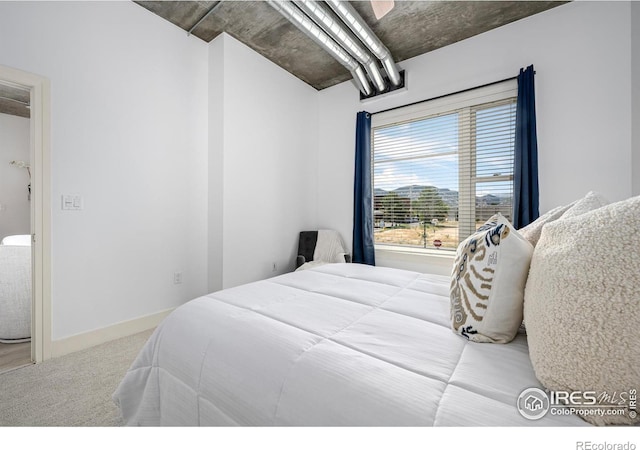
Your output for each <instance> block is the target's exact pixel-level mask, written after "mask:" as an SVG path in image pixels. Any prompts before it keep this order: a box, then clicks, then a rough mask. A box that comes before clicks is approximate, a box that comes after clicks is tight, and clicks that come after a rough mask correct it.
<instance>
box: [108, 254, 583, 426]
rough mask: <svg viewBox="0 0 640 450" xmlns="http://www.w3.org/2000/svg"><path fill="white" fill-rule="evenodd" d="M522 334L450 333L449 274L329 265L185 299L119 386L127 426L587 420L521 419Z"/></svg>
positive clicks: (527, 382) (571, 421)
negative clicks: (479, 339)
mask: <svg viewBox="0 0 640 450" xmlns="http://www.w3.org/2000/svg"><path fill="white" fill-rule="evenodd" d="M530 387H541V385H540V383H539V382H538V380H537V379H536V377H535V375H534V372H533V369H532V366H531V362H530V359H529V354H528V348H527V339H526V336H525V335H524V334H519V335H518V336H517V337H516V339H515V340H513V341H512V342H510V343H508V344H479V343H474V342H469V341H467V340H466V339H465V338H464V337H462V336H459V335H457V334H454V333H453V332H452V331H451V329H450V321H449V278H448V277H442V276H437V275H425V274H420V273H416V272H409V271H404V270H398V269H391V268H383V267H371V266H365V265H360V264H326V265H322V266H316V267H313V268H311V269H308V270H304V271H297V272H294V273H290V274H286V275H282V276H279V277H275V278H271V279H268V280H263V281H259V282H255V283H250V284H246V285H243V286H239V287H235V288H231V289H225V290H222V291H219V292H216V293H213V294H210V295H207V296H204V297H201V298H198V299H195V300H192V301H190V302H188V303H186V304H184V305H182V306H180V307H179V308H177V309H176V310H175V311H174V312H172V313H171V314H170V315H169V316H168V317H167V318H166V319H165V320H164V321H163V322H162V323H161V324H160V325H159V326H158V327H157V329H156V330H155V332H154V333H153V335H152V336H151V338H150V339H149V341H148V342H147V343H146V345H145V346H144V347H143V349H142V350H141V352H140V354H139V355H138V357H137V358H136V360H135V361H134V363H133V364H132V366H131V368H130V369H129V370H128V372H127V373H126V375H125V377H124V379H123V380H122V382H121V384H120V385H119V387H118V388H117V390H116V392H115V393H114V395H113V399H114V401H115V402H116V404H117V405H118V407H119V408H120V411H121V413H122V416H123V418H124V421H125V423H126V424H127V425H147V426H163V425H176V426H195V425H202V426H213V425H217V426H232V425H241V426H268V425H272V426H531V425H537V426H554V425H558V426H582V425H586V423H585V422H584V421H583V420H582V419H580V418H579V417H577V416H574V415H561V416H559V415H555V416H552V415H550V414H548V415H547V416H545V417H544V418H543V419H541V420H536V421H532V420H528V419H525V418H524V417H523V416H521V415H520V414H519V412H518V410H517V409H516V402H517V398H518V396H519V395H520V393H521V392H522V391H523V390H524V389H526V388H530Z"/></svg>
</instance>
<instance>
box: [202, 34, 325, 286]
mask: <svg viewBox="0 0 640 450" xmlns="http://www.w3.org/2000/svg"><path fill="white" fill-rule="evenodd" d="M210 58H212V61H215V63H214V62H212V64H213V65H212V66H211V67H212V69H213V70H212V71H211V72H210V80H209V83H210V84H209V86H210V89H215V86H224V92H223V98H224V101H223V104H222V108H220V106H219V105H217V104H213V105H212V108H213V110H212V109H210V113H212V114H213V115H212V116H211V117H210V120H211V122H212V126H213V127H212V128H211V135H210V139H211V141H210V152H211V158H214V159H215V160H216V161H218V162H220V161H221V162H222V170H220V169H219V167H215V165H213V164H212V165H211V166H214V167H211V166H210V174H209V177H210V185H209V189H210V191H209V194H210V200H209V205H210V206H213V205H219V204H220V203H221V204H222V229H223V232H222V251H221V253H222V264H221V268H222V286H223V287H225V288H226V287H231V286H236V285H239V284H242V283H246V282H250V281H255V280H258V279H263V278H267V277H270V276H274V275H278V274H280V273H284V272H288V271H291V270H293V269H294V268H295V264H294V263H295V254H296V251H297V244H298V234H299V232H300V231H302V230H304V229H309V228H310V227H313V226H314V225H315V222H316V220H315V219H316V216H315V214H316V205H315V196H316V191H315V189H316V187H317V183H316V169H315V164H314V163H315V158H316V150H317V119H318V116H317V110H318V106H317V91H316V90H315V89H313V88H311V87H310V86H308V85H307V84H305V83H303V82H302V81H300V80H299V79H297V78H295V77H293V76H292V75H290V74H289V73H288V72H286V71H284V70H283V69H281V68H280V67H278V66H276V65H275V64H273V63H272V62H270V61H268V60H267V59H266V58H264V57H262V56H260V55H258V54H257V53H256V52H254V51H253V50H251V49H249V48H248V47H246V46H245V45H243V44H242V43H240V42H238V41H237V40H235V39H234V38H232V37H231V36H228V35H226V34H223V35H220V36H219V37H218V38H216V40H215V41H213V42H212V43H211V47H210ZM218 64H223V67H222V70H220V67H219V66H218ZM212 96H213V94H212ZM218 98H219V95H217V96H216V99H214V100H215V101H216V102H217V101H218V100H217V99H218ZM220 122H222V129H221V125H220ZM220 136H222V143H221V142H220ZM220 152H222V155H221V154H220ZM217 177H222V186H221V191H222V192H221V193H220V192H219V191H220V185H219V184H218V181H217ZM220 195H222V199H221V200H220V199H219V196H220ZM215 196H218V199H214V198H212V197H215ZM218 214H219V212H214V211H210V218H211V217H212V216H213V217H214V223H217V221H218V220H219V219H218V217H219V215H218ZM217 226H218V225H217V224H216V225H214V227H217ZM216 247H218V246H216V245H211V248H210V261H211V258H213V259H214V260H216V258H218V254H219V253H217V252H219V251H220V249H219V248H216ZM212 252H213V253H212ZM274 262H275V263H276V265H277V270H276V271H275V272H274V271H272V263H274ZM218 265H219V264H217V263H215V264H214V265H212V266H211V267H210V272H211V271H214V270H217V269H216V268H217V267H218ZM212 276H213V277H214V278H216V277H217V274H215V273H210V280H211V277H212ZM210 287H215V284H214V285H211V286H210Z"/></svg>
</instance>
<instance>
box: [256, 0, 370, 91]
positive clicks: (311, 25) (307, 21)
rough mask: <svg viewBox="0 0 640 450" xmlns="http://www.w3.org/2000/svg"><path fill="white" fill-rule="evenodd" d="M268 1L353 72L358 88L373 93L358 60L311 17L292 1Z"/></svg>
mask: <svg viewBox="0 0 640 450" xmlns="http://www.w3.org/2000/svg"><path fill="white" fill-rule="evenodd" d="M268 3H269V5H271V6H272V7H273V8H274V9H275V10H276V11H278V12H279V13H280V14H282V15H283V16H284V17H285V18H287V20H289V21H290V22H291V23H293V24H294V25H295V26H296V27H298V29H299V30H300V31H302V32H303V33H305V34H306V35H307V36H309V37H310V38H311V39H313V40H314V41H315V42H316V43H318V44H319V45H320V46H321V47H323V48H324V49H325V50H326V51H327V52H329V54H331V56H333V57H334V58H335V59H336V60H337V61H338V62H339V63H340V64H342V65H343V66H344V67H345V68H346V69H347V70H348V71H349V72H351V75H352V76H353V79H354V80H355V82H356V84H357V85H358V88H359V89H360V91H361V92H362V93H363V94H364V95H365V96H370V95H372V94H373V89H372V87H371V84H370V83H369V80H368V78H367V76H366V74H365V72H364V70H363V68H362V66H361V65H360V64H359V63H358V61H356V60H355V59H354V58H353V57H352V56H351V55H350V54H349V53H347V52H346V51H345V50H344V49H343V48H342V47H341V46H340V45H338V44H337V43H336V41H334V40H333V39H332V38H331V37H330V36H329V35H328V34H327V33H326V32H325V31H323V30H322V29H321V28H320V27H319V26H318V25H317V24H316V23H315V22H314V21H313V20H311V18H309V17H308V16H307V15H306V14H305V13H303V12H302V11H301V10H300V9H298V7H297V6H295V5H294V4H293V3H292V2H290V1H279V0H268Z"/></svg>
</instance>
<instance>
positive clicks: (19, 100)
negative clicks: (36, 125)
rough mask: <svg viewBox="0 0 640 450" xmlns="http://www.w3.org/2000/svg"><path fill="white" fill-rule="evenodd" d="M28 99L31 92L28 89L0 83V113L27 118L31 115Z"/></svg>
mask: <svg viewBox="0 0 640 450" xmlns="http://www.w3.org/2000/svg"><path fill="white" fill-rule="evenodd" d="M30 101H31V93H30V92H29V90H28V89H25V88H19V87H13V86H9V85H5V84H2V83H0V113H2V114H11V115H12V116H19V117H27V118H28V117H30V115H31V110H30V109H29V102H30Z"/></svg>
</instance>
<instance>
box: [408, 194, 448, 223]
mask: <svg viewBox="0 0 640 450" xmlns="http://www.w3.org/2000/svg"><path fill="white" fill-rule="evenodd" d="M412 206H413V211H414V213H415V214H416V215H417V217H418V219H419V220H420V222H425V221H426V222H428V223H431V221H432V220H433V219H437V220H438V221H442V220H445V219H446V218H447V214H449V205H447V204H446V203H445V202H444V201H443V200H442V197H440V194H438V191H437V189H436V188H434V187H432V186H429V187H426V188H424V189H423V190H422V192H420V195H419V196H418V198H417V199H415V200H414V201H413V205H412Z"/></svg>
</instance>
